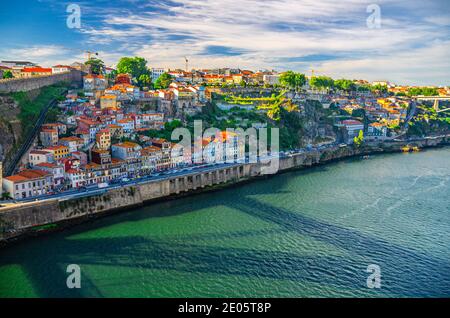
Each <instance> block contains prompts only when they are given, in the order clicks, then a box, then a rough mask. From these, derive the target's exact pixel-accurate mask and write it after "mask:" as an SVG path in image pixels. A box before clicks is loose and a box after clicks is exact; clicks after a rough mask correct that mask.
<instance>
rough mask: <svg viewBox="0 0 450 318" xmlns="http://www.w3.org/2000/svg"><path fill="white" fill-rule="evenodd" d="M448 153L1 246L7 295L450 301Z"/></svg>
mask: <svg viewBox="0 0 450 318" xmlns="http://www.w3.org/2000/svg"><path fill="white" fill-rule="evenodd" d="M449 158H450V149H449V148H445V149H436V150H429V151H425V152H421V153H414V154H395V155H380V156H375V157H372V158H371V159H369V160H348V161H342V162H339V163H336V164H331V165H327V166H322V167H317V168H314V169H310V170H307V171H306V170H305V171H297V172H291V173H285V174H281V175H277V176H273V177H271V178H267V179H263V180H258V181H255V182H251V183H249V184H245V185H240V186H234V187H232V188H228V189H225V190H221V191H217V192H210V193H204V194H200V195H195V196H191V197H187V198H183V199H178V200H172V201H169V202H164V203H159V204H154V205H151V206H147V207H144V208H140V209H136V210H134V211H127V212H124V213H121V214H117V215H113V216H109V217H107V218H103V219H100V220H96V221H93V222H91V223H87V224H83V225H80V226H77V227H75V228H72V229H70V230H67V231H63V232H60V233H54V234H51V235H48V236H44V237H38V238H35V239H33V240H27V241H24V242H21V243H19V244H16V245H14V246H11V247H8V248H7V249H3V250H0V296H1V297H17V296H21V297H36V296H39V297H77V296H82V297H270V296H275V297H313V296H318V297H334V296H335V297H351V296H360V297H373V296H376V297H380V296H388V297H411V296H424V297H438V296H447V297H449V296H450V201H449V197H450V160H449ZM69 264H78V265H79V266H80V267H81V289H68V288H67V287H66V278H67V276H68V274H67V273H66V267H67V265H69ZM369 264H376V265H379V266H380V268H381V288H379V289H369V288H367V286H366V279H367V276H368V275H369V274H368V273H367V272H366V268H367V266H368V265H369Z"/></svg>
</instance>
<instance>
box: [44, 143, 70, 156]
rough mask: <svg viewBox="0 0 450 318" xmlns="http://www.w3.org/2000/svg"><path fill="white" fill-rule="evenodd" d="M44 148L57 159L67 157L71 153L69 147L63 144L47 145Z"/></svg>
mask: <svg viewBox="0 0 450 318" xmlns="http://www.w3.org/2000/svg"><path fill="white" fill-rule="evenodd" d="M43 150H44V151H48V152H50V153H51V154H52V155H53V158H54V159H55V160H59V159H62V158H65V157H67V156H68V155H69V147H66V146H62V145H58V146H53V147H47V148H45V149H43Z"/></svg>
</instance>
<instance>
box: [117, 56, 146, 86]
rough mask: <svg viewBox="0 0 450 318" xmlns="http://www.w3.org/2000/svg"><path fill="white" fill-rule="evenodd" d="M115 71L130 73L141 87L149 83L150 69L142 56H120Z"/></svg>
mask: <svg viewBox="0 0 450 318" xmlns="http://www.w3.org/2000/svg"><path fill="white" fill-rule="evenodd" d="M117 72H118V73H125V74H130V75H131V77H132V78H133V80H134V81H135V82H137V83H138V85H139V86H141V87H143V86H149V85H150V84H151V77H150V70H149V69H148V68H147V60H146V59H144V58H143V57H138V56H135V57H122V58H121V59H120V60H119V63H118V64H117Z"/></svg>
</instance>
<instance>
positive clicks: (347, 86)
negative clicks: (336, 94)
mask: <svg viewBox="0 0 450 318" xmlns="http://www.w3.org/2000/svg"><path fill="white" fill-rule="evenodd" d="M334 86H335V87H336V88H337V89H339V90H341V91H345V92H353V91H355V90H356V85H355V83H354V82H353V81H352V80H348V79H338V80H336V81H335V82H334Z"/></svg>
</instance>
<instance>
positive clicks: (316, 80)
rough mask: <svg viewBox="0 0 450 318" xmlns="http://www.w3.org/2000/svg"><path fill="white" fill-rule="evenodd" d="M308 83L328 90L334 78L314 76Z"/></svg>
mask: <svg viewBox="0 0 450 318" xmlns="http://www.w3.org/2000/svg"><path fill="white" fill-rule="evenodd" d="M309 85H311V87H313V88H316V89H319V90H329V89H331V88H333V87H334V80H333V79H332V78H331V77H327V76H315V77H311V80H310V81H309Z"/></svg>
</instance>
